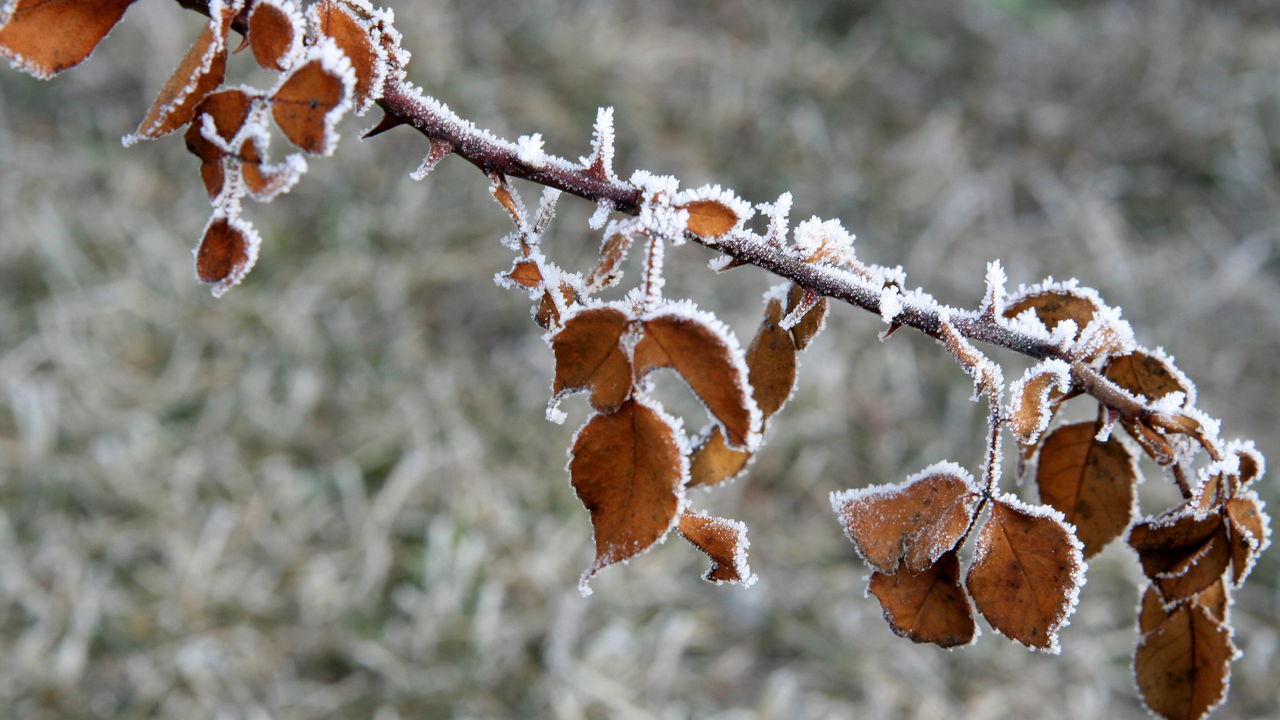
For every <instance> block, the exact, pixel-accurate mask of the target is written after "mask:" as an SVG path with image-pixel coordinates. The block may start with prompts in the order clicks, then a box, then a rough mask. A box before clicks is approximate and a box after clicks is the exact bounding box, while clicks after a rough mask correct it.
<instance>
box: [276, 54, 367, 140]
mask: <svg viewBox="0 0 1280 720" xmlns="http://www.w3.org/2000/svg"><path fill="white" fill-rule="evenodd" d="M354 85H355V75H354V74H353V73H352V71H351V64H350V63H349V62H348V61H347V59H346V57H345V56H344V55H343V54H342V51H340V50H338V48H337V46H336V45H334V44H333V41H332V40H330V39H326V40H324V41H322V42H320V43H319V44H316V45H312V46H311V48H310V50H309V51H308V54H307V56H306V59H305V61H304V62H301V63H299V64H298V65H295V66H294V68H293V69H292V70H291V71H290V72H289V74H288V75H286V76H285V77H284V79H283V80H281V82H280V84H279V85H278V86H277V87H276V89H275V90H274V91H273V92H272V93H271V114H272V116H273V117H274V118H275V120H276V124H277V125H279V126H280V130H281V131H282V132H284V135H285V137H287V138H289V142H291V143H293V144H294V145H297V146H298V147H300V148H302V149H303V150H305V151H307V152H309V153H312V154H314V155H329V154H331V153H332V152H333V150H334V148H335V147H337V144H338V134H337V133H336V132H335V131H334V126H335V125H336V124H337V122H338V120H339V119H341V118H342V115H343V114H344V113H345V112H346V111H347V108H348V107H349V105H350V98H351V88H352V87H353V86H354Z"/></svg>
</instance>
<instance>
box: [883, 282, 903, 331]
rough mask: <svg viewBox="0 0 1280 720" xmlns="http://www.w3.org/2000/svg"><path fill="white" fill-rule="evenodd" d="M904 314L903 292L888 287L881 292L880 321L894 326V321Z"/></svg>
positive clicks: (893, 287)
mask: <svg viewBox="0 0 1280 720" xmlns="http://www.w3.org/2000/svg"><path fill="white" fill-rule="evenodd" d="M901 314H902V292H901V291H900V290H899V289H898V288H897V287H895V286H890V287H886V288H884V289H883V290H881V291H880V319H881V320H883V321H884V323H885V324H886V325H892V324H893V321H894V320H895V319H896V318H897V317H898V316H899V315H901Z"/></svg>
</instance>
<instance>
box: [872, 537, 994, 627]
mask: <svg viewBox="0 0 1280 720" xmlns="http://www.w3.org/2000/svg"><path fill="white" fill-rule="evenodd" d="M867 589H868V591H869V592H870V593H871V594H872V595H875V596H876V598H877V599H878V600H879V601H880V608H881V609H882V611H883V612H884V619H885V620H886V621H887V622H888V623H889V627H890V628H892V629H893V632H894V633H896V634H898V635H899V636H901V637H905V638H909V639H910V640H912V641H913V642H918V643H934V644H935V645H938V646H940V647H947V648H949V647H956V646H958V645H968V644H969V643H970V642H973V639H974V636H975V635H976V634H977V629H978V628H977V625H975V624H974V622H973V607H972V605H970V604H969V596H968V595H965V592H964V590H963V589H962V588H961V587H960V561H959V559H957V557H956V553H955V551H954V550H952V551H950V552H947V553H945V554H943V556H942V557H940V558H938V561H937V562H935V563H934V564H933V565H931V566H929V567H928V568H926V569H925V570H922V571H921V572H918V573H913V572H911V571H910V570H909V569H907V567H906V566H905V565H900V566H899V567H898V569H897V571H896V572H894V573H893V574H891V575H890V574H886V573H882V572H879V571H876V572H873V573H872V574H871V582H870V584H869V585H868V588H867Z"/></svg>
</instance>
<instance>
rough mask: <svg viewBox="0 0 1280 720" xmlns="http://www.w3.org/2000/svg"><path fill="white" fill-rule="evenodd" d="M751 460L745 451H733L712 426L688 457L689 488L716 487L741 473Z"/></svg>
mask: <svg viewBox="0 0 1280 720" xmlns="http://www.w3.org/2000/svg"><path fill="white" fill-rule="evenodd" d="M750 460H751V453H749V452H747V451H746V450H733V449H731V448H730V447H729V446H728V445H727V444H725V441H724V431H723V430H721V429H720V426H719V425H712V426H711V428H710V430H709V432H708V433H706V435H705V438H704V439H703V441H702V443H701V444H700V445H698V447H697V449H696V450H694V451H693V454H692V455H691V456H690V457H689V486H690V487H693V486H707V487H710V486H712V485H718V484H720V483H722V482H724V481H726V480H732V479H733V478H735V477H737V476H738V475H739V474H741V473H742V471H743V470H744V469H746V467H747V463H748V462H750Z"/></svg>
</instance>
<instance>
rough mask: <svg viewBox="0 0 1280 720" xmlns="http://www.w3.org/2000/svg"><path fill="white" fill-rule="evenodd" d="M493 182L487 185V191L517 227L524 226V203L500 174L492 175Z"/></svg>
mask: <svg viewBox="0 0 1280 720" xmlns="http://www.w3.org/2000/svg"><path fill="white" fill-rule="evenodd" d="M492 180H493V183H492V184H491V185H490V186H489V192H490V193H491V194H492V195H493V198H494V199H495V200H497V201H498V204H499V205H501V206H502V209H503V210H506V211H507V214H508V215H510V216H511V222H513V223H515V224H516V227H517V228H523V227H525V217H524V203H523V202H521V201H520V197H519V196H518V195H515V194H514V191H513V190H512V189H511V186H510V185H507V183H506V181H505V180H503V179H502V176H501V175H499V174H497V173H495V174H494V175H493V176H492Z"/></svg>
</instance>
